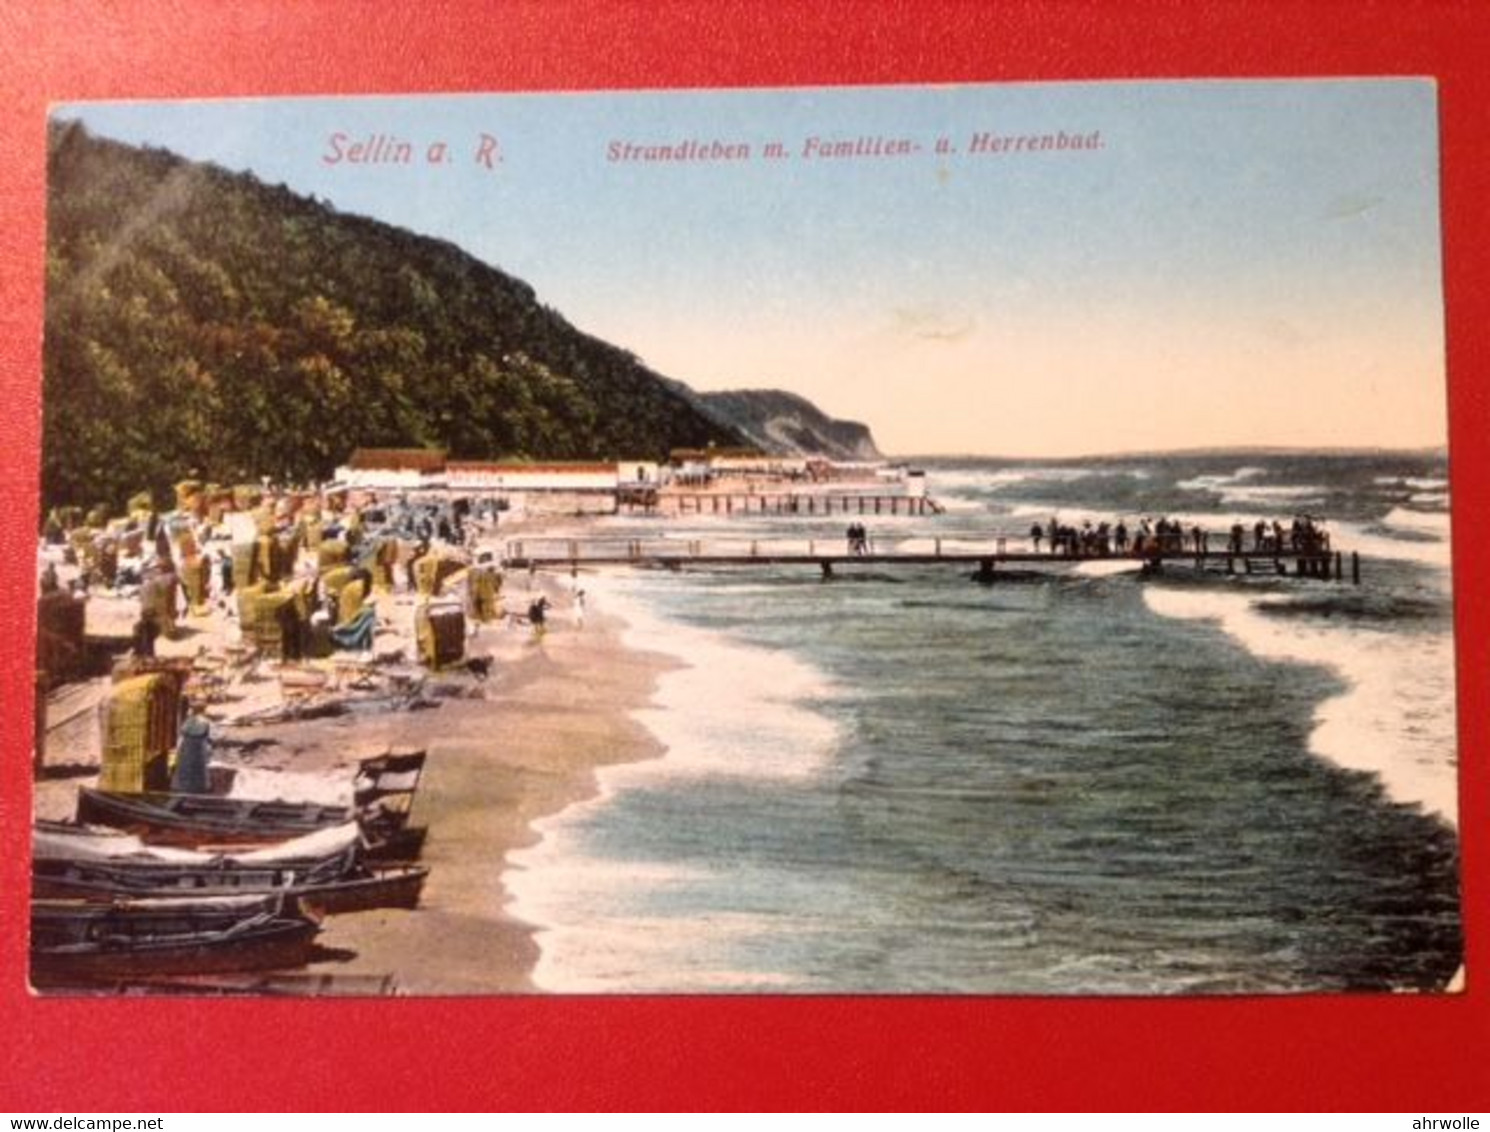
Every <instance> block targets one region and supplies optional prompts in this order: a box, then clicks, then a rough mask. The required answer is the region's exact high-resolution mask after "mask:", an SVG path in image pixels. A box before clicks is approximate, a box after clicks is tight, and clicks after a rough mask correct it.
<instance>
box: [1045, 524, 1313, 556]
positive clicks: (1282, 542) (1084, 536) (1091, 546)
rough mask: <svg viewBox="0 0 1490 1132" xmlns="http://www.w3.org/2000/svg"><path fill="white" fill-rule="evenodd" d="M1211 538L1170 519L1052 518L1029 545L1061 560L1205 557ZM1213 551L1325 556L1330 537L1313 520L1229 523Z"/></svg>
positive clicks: (1199, 528)
mask: <svg viewBox="0 0 1490 1132" xmlns="http://www.w3.org/2000/svg"><path fill="white" fill-rule="evenodd" d="M1211 534H1212V532H1211V531H1209V530H1207V529H1206V528H1205V527H1202V526H1200V525H1199V524H1198V523H1196V524H1193V525H1191V526H1189V527H1186V526H1185V524H1184V523H1182V522H1180V521H1179V520H1177V519H1169V518H1168V517H1160V518H1158V519H1149V518H1147V517H1145V518H1142V519H1140V520H1139V521H1138V525H1137V526H1136V527H1135V528H1133V529H1132V530H1130V529H1129V527H1128V525H1127V523H1125V522H1124V521H1123V520H1121V519H1119V520H1118V521H1117V522H1116V523H1109V522H1106V521H1103V522H1099V523H1095V524H1094V523H1093V522H1092V521H1091V520H1090V519H1088V520H1086V521H1085V522H1083V523H1082V524H1081V525H1080V526H1079V527H1078V526H1075V525H1073V524H1069V523H1062V522H1061V521H1060V518H1059V517H1058V516H1052V517H1051V519H1050V522H1049V524H1042V523H1039V522H1036V523H1034V524H1033V525H1032V526H1031V527H1030V545H1031V546H1032V547H1033V548H1034V552H1035V553H1036V554H1040V553H1042V547H1043V548H1045V552H1047V553H1049V554H1050V555H1052V556H1055V557H1065V558H1106V557H1110V556H1113V555H1119V556H1123V555H1130V554H1131V555H1132V556H1134V557H1140V558H1141V557H1150V556H1154V555H1159V554H1209V553H1210V552H1211V550H1212V545H1211ZM1249 534H1250V536H1251V539H1250V545H1249V540H1248V535H1249ZM1215 549H1218V550H1219V549H1224V551H1225V552H1226V553H1227V554H1283V553H1298V554H1326V553H1328V552H1329V549H1330V535H1329V531H1327V530H1326V529H1325V527H1324V524H1323V523H1321V522H1320V521H1318V520H1317V519H1315V518H1314V517H1313V516H1311V515H1295V516H1294V518H1293V522H1292V523H1291V524H1290V525H1289V526H1287V527H1285V526H1284V525H1283V523H1282V522H1281V521H1279V520H1277V519H1273V520H1266V519H1258V520H1257V522H1256V523H1254V524H1253V525H1252V528H1251V530H1250V531H1249V530H1248V528H1247V527H1246V525H1245V524H1243V523H1234V524H1232V527H1231V530H1230V531H1229V532H1228V538H1227V541H1226V545H1225V547H1224V548H1222V547H1219V546H1218V547H1216V548H1215Z"/></svg>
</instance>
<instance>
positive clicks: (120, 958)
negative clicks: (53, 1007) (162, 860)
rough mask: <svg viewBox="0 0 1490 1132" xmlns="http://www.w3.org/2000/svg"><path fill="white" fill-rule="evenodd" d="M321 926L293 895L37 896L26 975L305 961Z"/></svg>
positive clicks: (116, 975) (55, 979)
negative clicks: (107, 899)
mask: <svg viewBox="0 0 1490 1132" xmlns="http://www.w3.org/2000/svg"><path fill="white" fill-rule="evenodd" d="M319 931H320V925H319V924H318V923H317V922H316V920H315V919H314V918H313V917H312V916H311V915H309V914H308V913H307V911H306V910H305V909H303V908H301V907H300V905H299V904H298V903H297V902H296V901H294V900H293V899H291V898H288V897H286V896H284V895H282V894H276V895H272V896H237V897H226V898H213V899H200V898H197V899H150V900H129V901H118V902H114V903H108V904H105V903H89V902H73V901H47V900H36V901H33V902H32V905H31V979H32V982H33V984H35V985H36V986H38V987H57V986H66V985H68V984H70V983H76V982H91V981H94V980H98V979H127V978H134V977H138V976H161V975H185V974H216V973H225V972H236V971H262V970H276V969H281V968H293V967H300V966H304V965H305V963H306V962H307V961H308V960H309V958H310V954H311V945H312V943H313V941H314V940H315V937H316V934H317V933H318V932H319Z"/></svg>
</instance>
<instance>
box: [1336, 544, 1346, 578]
mask: <svg viewBox="0 0 1490 1132" xmlns="http://www.w3.org/2000/svg"><path fill="white" fill-rule="evenodd" d="M1341 565H1342V563H1341V561H1340V552H1339V551H1338V550H1337V551H1335V581H1337V582H1343V581H1344V580H1345V571H1344V570H1342V569H1341V568H1340V567H1341Z"/></svg>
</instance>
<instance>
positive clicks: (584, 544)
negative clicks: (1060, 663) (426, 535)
mask: <svg viewBox="0 0 1490 1132" xmlns="http://www.w3.org/2000/svg"><path fill="white" fill-rule="evenodd" d="M502 558H503V561H504V563H505V564H506V565H507V566H508V567H511V568H519V569H527V568H538V567H554V566H570V567H578V566H582V565H635V566H683V565H688V564H694V565H699V566H707V565H714V566H750V565H790V564H815V565H818V566H820V567H821V568H822V569H823V572H824V573H831V571H832V568H833V567H834V566H836V565H843V564H847V563H853V562H863V563H866V564H867V563H873V564H877V565H887V564H918V563H921V564H924V563H936V562H947V563H974V564H977V565H978V566H979V568H980V570H982V571H983V572H991V571H993V570H994V569H995V568H996V567H998V566H1000V565H1009V564H1016V565H1025V566H1049V565H1061V564H1075V563H1081V562H1092V561H1112V562H1122V561H1127V562H1132V563H1134V564H1135V565H1144V566H1148V567H1150V568H1151V569H1158V568H1160V567H1162V565H1163V564H1164V563H1167V562H1190V563H1193V564H1194V565H1195V566H1196V567H1197V568H1199V569H1205V568H1218V569H1224V570H1225V571H1226V572H1228V573H1233V574H1238V573H1245V574H1256V573H1262V574H1277V575H1289V574H1292V575H1297V576H1308V577H1319V578H1336V579H1339V578H1342V577H1343V576H1344V574H1345V566H1346V563H1345V560H1344V557H1343V555H1342V554H1341V553H1340V552H1338V551H1332V550H1330V549H1329V548H1328V546H1327V545H1321V544H1319V543H1314V544H1311V545H1307V546H1289V545H1286V544H1284V545H1273V544H1271V543H1264V544H1263V545H1261V546H1257V545H1253V546H1251V547H1244V548H1243V549H1241V550H1237V549H1235V548H1234V547H1232V546H1230V545H1227V546H1226V547H1225V548H1224V549H1219V550H1213V549H1210V546H1209V543H1208V541H1207V540H1204V539H1203V540H1201V542H1200V544H1199V545H1198V546H1197V545H1196V544H1195V542H1194V540H1193V539H1191V538H1186V539H1184V540H1180V539H1166V540H1163V541H1159V540H1149V541H1147V542H1145V543H1144V544H1143V545H1142V546H1141V547H1140V548H1138V549H1134V548H1133V547H1132V546H1131V545H1130V546H1129V547H1127V548H1125V549H1123V550H1121V551H1120V550H1117V549H1116V548H1114V547H1111V546H1110V545H1109V546H1108V547H1107V548H1106V549H1103V548H1101V547H1083V546H1080V545H1077V544H1065V545H1058V546H1057V547H1056V548H1055V549H1054V550H1053V551H1052V550H1051V549H1050V547H1049V545H1048V544H1045V545H1042V547H1041V548H1040V549H1039V550H1036V549H1035V547H1034V546H1033V544H1032V542H1031V540H1030V538H1029V536H1028V535H1011V534H993V535H990V536H987V537H984V538H969V537H948V536H936V535H920V534H911V533H898V534H897V533H892V534H880V535H875V536H872V537H867V538H865V539H863V540H862V541H861V542H854V541H850V540H849V539H847V538H844V537H837V538H833V537H829V538H795V537H787V538H781V537H775V538H728V537H726V538H717V537H711V538H705V539H697V538H680V537H676V536H666V535H655V536H650V537H642V538H637V537H626V536H615V537H586V538H552V537H550V538H532V539H514V540H511V541H509V542H507V543H506V544H505V545H504V548H503V554H502ZM1350 572H1351V576H1352V579H1353V580H1355V581H1359V580H1360V559H1359V557H1358V556H1356V555H1355V554H1352V555H1350Z"/></svg>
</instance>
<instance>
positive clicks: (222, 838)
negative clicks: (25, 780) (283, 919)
mask: <svg viewBox="0 0 1490 1132" xmlns="http://www.w3.org/2000/svg"><path fill="white" fill-rule="evenodd" d="M388 802H389V800H388V799H379V800H377V801H376V802H374V803H372V804H371V805H369V806H368V807H366V808H358V807H355V806H338V805H326V804H323V803H320V802H284V801H280V800H278V799H274V800H269V799H262V798H233V797H227V798H223V797H218V796H217V795H213V794H168V793H163V792H150V791H146V792H143V793H138V794H131V793H123V792H120V791H111V790H96V789H94V788H93V787H89V786H82V787H79V788H78V805H77V820H78V821H79V822H80V823H83V824H85V825H87V824H92V825H107V826H112V827H113V828H115V829H122V830H126V831H128V832H130V833H134V834H137V835H139V836H140V837H141V838H142V839H143V840H145V841H147V842H149V843H151V844H154V845H179V846H190V847H198V846H204V845H219V846H226V845H256V844H257V845H261V844H265V843H268V842H274V841H284V840H286V839H289V838H293V837H298V836H301V835H303V834H307V833H314V832H316V831H317V830H323V829H327V828H330V827H333V826H341V825H345V824H347V823H348V822H356V823H357V825H358V826H359V827H360V828H361V831H362V836H363V838H364V841H365V846H366V851H367V855H368V856H369V857H373V858H380V859H389V860H411V859H412V858H413V857H415V856H417V855H418V851H419V846H420V845H421V844H422V842H423V835H424V831H423V830H422V829H414V828H410V827H408V826H407V824H406V823H407V821H408V810H407V809H406V808H403V807H401V806H392V805H389V804H388Z"/></svg>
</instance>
